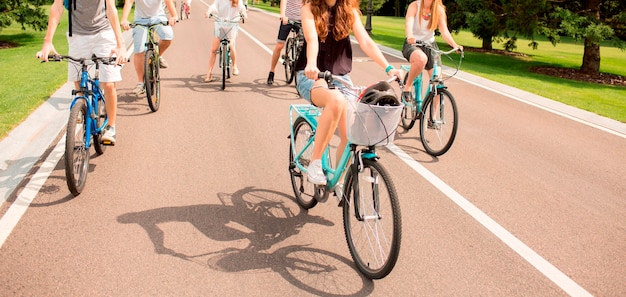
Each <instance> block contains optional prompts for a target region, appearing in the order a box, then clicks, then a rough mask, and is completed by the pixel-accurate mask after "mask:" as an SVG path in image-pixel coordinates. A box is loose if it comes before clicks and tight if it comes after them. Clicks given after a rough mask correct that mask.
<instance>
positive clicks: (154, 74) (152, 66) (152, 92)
mask: <svg viewBox="0 0 626 297" xmlns="http://www.w3.org/2000/svg"><path fill="white" fill-rule="evenodd" d="M159 67H160V65H159V59H158V58H157V56H156V54H155V52H154V50H152V49H149V50H147V51H146V57H145V59H144V85H145V88H146V98H147V99H148V106H149V107H150V110H152V112H156V111H157V110H159V105H160V104H161V80H160V78H159Z"/></svg>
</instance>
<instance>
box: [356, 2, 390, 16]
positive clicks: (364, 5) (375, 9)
mask: <svg viewBox="0 0 626 297" xmlns="http://www.w3.org/2000/svg"><path fill="white" fill-rule="evenodd" d="M369 1H370V0H361V1H360V2H359V8H360V9H361V12H362V13H363V14H364V15H365V12H366V11H367V3H368V2H369ZM371 1H372V14H376V13H377V12H378V11H379V10H380V8H381V7H382V6H383V4H385V3H386V2H387V0H371Z"/></svg>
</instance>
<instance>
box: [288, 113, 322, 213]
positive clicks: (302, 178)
mask: <svg viewBox="0 0 626 297" xmlns="http://www.w3.org/2000/svg"><path fill="white" fill-rule="evenodd" d="M305 126H308V128H309V129H310V131H311V135H309V136H310V137H313V127H311V125H310V124H309V123H308V122H307V121H306V120H305V119H303V118H301V117H299V118H297V119H296V121H295V122H294V124H293V129H294V134H293V136H294V137H295V139H293V143H296V144H297V143H298V135H301V134H300V133H299V132H300V129H302V128H303V127H305ZM296 146H297V145H296ZM299 150H300V148H298V147H296V152H297V151H299ZM309 150H310V151H311V153H312V152H313V146H310V147H309ZM293 152H294V148H293V147H292V145H291V142H290V143H289V175H290V178H291V187H292V188H293V193H294V195H295V197H296V202H298V204H299V205H300V206H301V207H302V208H303V209H310V208H313V207H314V206H315V205H317V200H316V199H315V198H314V195H315V187H314V186H313V184H311V183H309V182H308V181H307V178H306V174H305V173H304V172H302V171H300V170H299V169H298V168H297V167H296V166H295V160H294V154H293ZM308 161H310V160H308ZM301 163H302V165H303V166H308V162H307V161H306V160H304V161H303V162H301ZM305 183H308V184H309V186H310V188H311V189H312V191H311V192H310V193H307V191H306V190H305ZM303 194H305V195H306V197H308V198H309V199H305V196H303Z"/></svg>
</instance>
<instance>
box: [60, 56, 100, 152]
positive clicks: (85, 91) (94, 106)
mask: <svg viewBox="0 0 626 297" xmlns="http://www.w3.org/2000/svg"><path fill="white" fill-rule="evenodd" d="M81 66H82V67H81V77H80V90H72V95H76V94H78V93H81V95H80V96H75V97H74V98H73V99H72V103H70V110H72V107H74V105H75V104H76V102H77V101H78V100H84V101H85V105H86V106H87V114H88V115H89V116H87V117H85V120H86V125H85V126H86V130H87V131H85V134H86V135H96V134H98V133H100V132H102V130H104V128H105V127H106V126H107V125H108V123H109V118H108V117H106V118H105V120H104V121H103V123H102V125H101V126H100V127H98V126H97V122H96V121H95V120H94V118H95V117H96V113H95V111H96V110H98V104H100V103H99V101H98V100H99V99H102V102H105V99H104V94H102V90H101V89H100V63H96V64H95V66H96V70H95V75H94V78H93V79H90V78H89V71H88V70H87V66H88V65H87V64H86V63H82V65H81ZM92 139H93V137H86V139H85V148H87V149H89V148H90V147H91V141H92Z"/></svg>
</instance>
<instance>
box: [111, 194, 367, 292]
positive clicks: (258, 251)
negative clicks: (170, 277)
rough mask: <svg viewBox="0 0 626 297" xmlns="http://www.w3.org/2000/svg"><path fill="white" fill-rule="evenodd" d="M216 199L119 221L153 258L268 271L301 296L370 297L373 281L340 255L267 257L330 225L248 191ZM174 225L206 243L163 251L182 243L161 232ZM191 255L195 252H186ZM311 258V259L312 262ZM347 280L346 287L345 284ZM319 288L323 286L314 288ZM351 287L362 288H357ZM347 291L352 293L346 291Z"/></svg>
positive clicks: (275, 197)
mask: <svg viewBox="0 0 626 297" xmlns="http://www.w3.org/2000/svg"><path fill="white" fill-rule="evenodd" d="M218 198H219V200H220V202H221V204H197V205H188V206H175V207H163V208H156V209H150V210H145V211H141V212H133V213H126V214H123V215H120V216H118V217H117V221H118V222H119V223H122V224H138V225H139V226H141V227H142V228H143V229H144V230H145V231H146V233H147V235H148V237H149V238H150V240H151V241H152V244H153V246H154V250H155V252H156V253H158V254H165V255H171V256H174V257H178V258H180V259H183V260H187V261H191V262H194V263H196V264H199V265H202V266H206V267H208V268H211V269H214V270H216V271H221V272H241V271H258V270H271V271H274V272H277V273H279V274H280V275H281V276H283V277H284V278H285V279H286V280H288V281H289V282H290V283H292V284H293V285H294V286H296V287H298V288H300V289H302V290H306V291H309V292H311V293H315V294H321V295H328V296H350V295H355V296H356V295H364V293H367V292H371V291H372V289H373V285H372V283H371V281H369V280H367V279H364V278H363V277H362V276H361V274H360V273H359V272H358V271H357V270H356V268H355V267H354V265H353V264H352V262H351V261H350V260H348V259H346V258H344V257H342V256H340V255H337V254H334V253H331V252H327V251H323V250H318V249H313V248H309V247H303V246H289V247H282V248H279V249H278V250H276V251H274V252H271V251H270V250H271V249H272V247H276V246H277V245H278V244H279V243H281V242H283V241H284V240H286V239H287V238H289V237H291V236H293V235H297V234H298V233H299V232H300V231H301V229H302V228H303V226H304V225H306V224H310V223H313V224H320V225H324V226H333V225H334V224H333V223H332V222H330V221H328V220H326V219H324V218H322V217H320V216H311V215H309V214H308V213H307V212H306V211H304V210H302V209H301V208H300V207H299V206H298V205H297V204H296V202H295V201H294V200H293V199H292V197H291V196H288V195H286V194H284V193H281V192H278V191H273V190H267V189H258V188H254V187H246V188H243V189H241V190H239V191H237V192H235V193H232V194H229V193H218ZM176 222H180V223H186V224H191V225H192V226H193V228H194V229H195V230H197V231H199V234H200V235H201V236H202V237H205V238H199V240H196V241H194V242H187V243H188V244H189V245H191V246H192V247H188V248H175V247H173V246H171V245H170V246H166V244H165V238H166V237H168V238H179V239H178V240H179V241H180V237H183V238H184V237H185V235H186V234H170V233H167V234H166V230H172V229H165V228H162V227H161V226H165V225H167V223H176ZM170 226H171V225H170ZM176 230H179V229H176ZM177 232H181V233H184V232H182V231H177ZM166 235H167V236H166ZM189 239H190V238H188V240H189ZM183 240H184V239H183ZM189 241H191V240H189ZM203 242H209V243H208V244H203ZM187 243H176V244H180V245H184V244H187ZM246 243H247V244H246ZM242 244H243V245H244V247H243V248H242ZM172 245H173V244H172ZM191 249H193V250H194V251H193V252H190V250H191ZM312 254H314V255H315V256H314V257H311V255H312ZM329 263H330V264H329ZM346 275H348V276H349V277H350V281H346V279H345V278H346ZM325 280H326V281H325ZM338 280H342V281H338ZM355 280H360V281H355ZM325 282H327V283H325ZM320 283H325V285H324V286H323V287H317V286H318V285H319V284H320ZM344 283H347V284H344ZM355 284H360V285H359V286H358V288H355V287H354V286H355ZM332 286H342V287H341V288H339V287H337V288H332ZM346 286H352V288H350V289H349V290H348V289H347V288H346ZM348 291H350V292H348ZM357 293H358V294H357Z"/></svg>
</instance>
